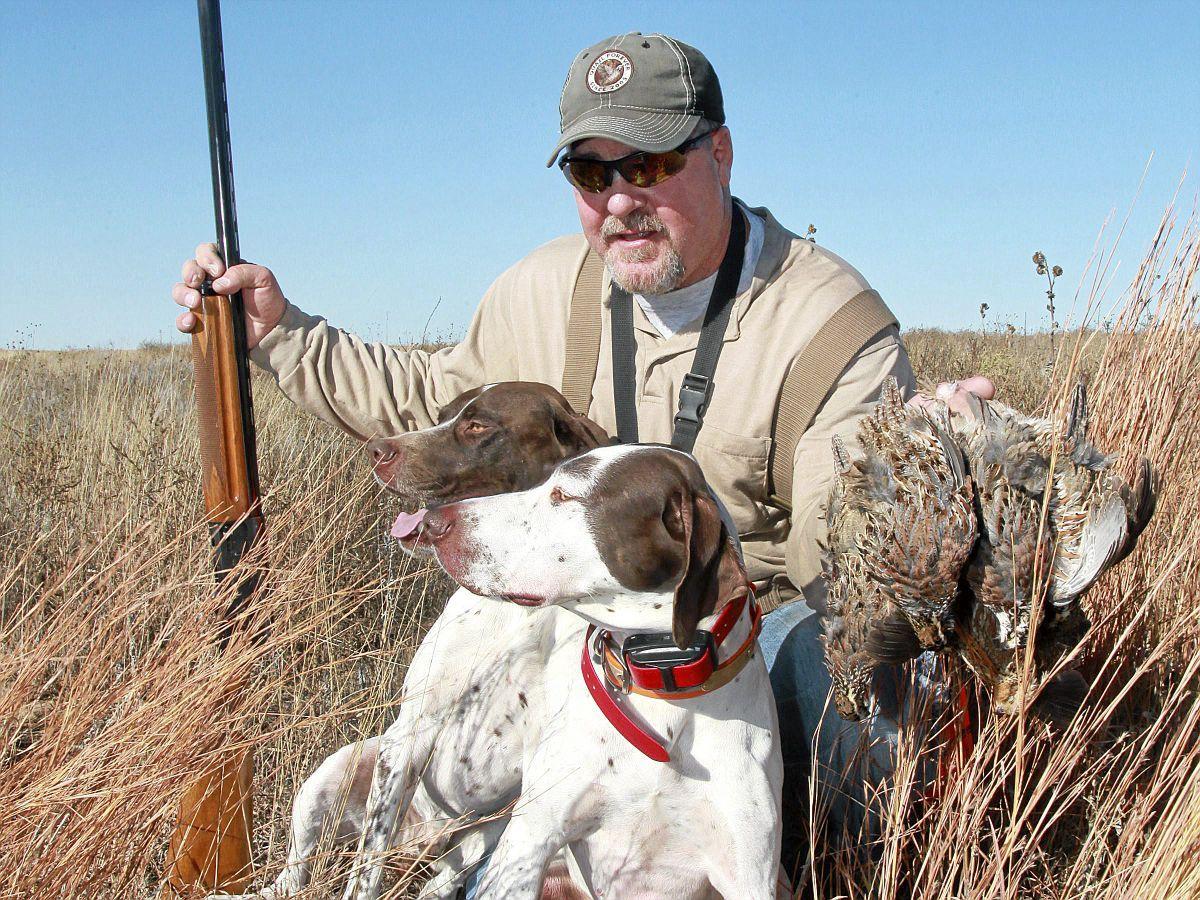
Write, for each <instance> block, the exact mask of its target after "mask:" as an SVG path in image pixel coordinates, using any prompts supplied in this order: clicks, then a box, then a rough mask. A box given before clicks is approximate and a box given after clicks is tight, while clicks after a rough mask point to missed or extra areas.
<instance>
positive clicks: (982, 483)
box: [955, 385, 1154, 713]
mask: <svg viewBox="0 0 1200 900" xmlns="http://www.w3.org/2000/svg"><path fill="white" fill-rule="evenodd" d="M973 402H974V405H975V413H976V415H975V416H974V418H965V419H961V420H959V419H956V420H955V428H956V437H958V439H959V440H960V442H961V443H962V444H963V446H964V449H965V450H966V454H967V459H968V462H969V465H970V469H971V475H972V478H973V479H974V481H975V486H976V492H977V496H978V506H979V514H980V525H981V527H980V539H979V543H978V546H977V548H976V551H975V554H974V555H973V557H972V558H971V561H970V564H969V565H968V567H967V574H966V583H967V585H968V587H969V594H968V599H967V602H966V604H965V606H964V609H963V621H962V624H961V627H960V629H959V632H960V633H959V637H960V641H959V644H960V652H961V655H962V656H963V658H964V660H966V662H967V663H968V665H969V666H971V668H972V669H973V670H974V671H975V672H976V674H977V675H978V676H979V677H980V679H981V680H982V681H983V682H984V684H985V685H986V686H987V687H988V688H989V689H990V692H991V694H992V699H993V706H994V708H995V709H997V710H998V711H1000V712H1010V711H1012V701H1013V699H1014V694H1015V691H1016V686H1017V682H1018V679H1019V677H1020V671H1021V669H1022V668H1023V665H1024V659H1025V653H1026V648H1027V646H1028V638H1029V633H1030V625H1031V619H1032V616H1033V614H1034V611H1035V609H1037V610H1040V612H1041V614H1042V615H1041V621H1040V624H1039V626H1038V630H1037V637H1036V644H1035V646H1034V661H1035V663H1036V667H1037V668H1038V669H1045V668H1048V667H1050V666H1051V665H1053V664H1054V663H1055V662H1056V661H1057V660H1058V659H1059V657H1060V656H1061V655H1062V654H1063V653H1065V652H1068V651H1069V650H1070V649H1071V648H1073V647H1074V646H1075V645H1076V644H1078V642H1079V640H1080V639H1081V638H1082V637H1083V635H1084V633H1085V632H1086V631H1087V628H1088V625H1089V623H1088V619H1087V616H1086V613H1085V612H1084V610H1083V608H1082V606H1081V605H1080V603H1079V598H1080V597H1081V596H1082V594H1083V593H1084V592H1085V591H1086V590H1087V589H1088V588H1089V587H1090V586H1091V585H1092V584H1093V583H1094V582H1095V580H1096V579H1097V578H1098V577H1099V576H1100V574H1101V573H1102V572H1103V571H1105V569H1107V568H1109V567H1111V566H1112V565H1114V564H1115V563H1116V562H1117V561H1119V560H1120V559H1121V558H1122V557H1123V556H1124V555H1126V554H1127V553H1129V552H1130V550H1132V547H1133V544H1134V542H1135V541H1136V539H1137V536H1138V534H1140V533H1141V531H1142V529H1143V528H1145V525H1146V523H1147V522H1148V521H1149V518H1150V516H1151V515H1152V514H1153V509H1154V485H1153V473H1152V471H1151V470H1150V467H1149V464H1148V463H1147V462H1145V461H1144V460H1143V465H1142V473H1141V475H1140V477H1139V479H1138V486H1137V488H1136V489H1135V490H1134V491H1130V489H1129V488H1128V486H1126V485H1125V484H1124V483H1123V482H1121V481H1120V479H1117V478H1115V477H1114V476H1112V475H1111V474H1110V473H1109V472H1108V471H1107V469H1108V467H1109V459H1108V458H1107V457H1105V456H1104V455H1103V454H1101V453H1100V452H1099V451H1098V450H1097V449H1096V448H1095V446H1093V445H1092V444H1091V443H1090V442H1089V441H1088V440H1087V435H1086V423H1087V410H1086V396H1085V393H1084V389H1083V387H1082V385H1081V386H1080V387H1078V388H1077V389H1076V392H1075V395H1074V396H1073V398H1072V404H1071V411H1070V414H1069V417H1068V423H1067V428H1066V431H1065V433H1063V434H1061V435H1060V434H1059V433H1057V432H1056V429H1055V428H1054V426H1053V424H1052V423H1051V422H1049V421H1047V420H1044V419H1036V418H1032V417H1028V416H1024V415H1022V414H1020V413H1018V412H1016V411H1015V410H1012V409H1010V408H1009V407H1007V406H1004V405H1003V404H1000V403H996V402H994V401H993V402H984V401H979V400H975V401H973ZM1056 442H1058V445H1057V447H1056V446H1055V444H1056ZM1052 461H1053V482H1052V483H1051V463H1052ZM1048 486H1049V490H1050V496H1049V497H1048V498H1047V497H1046V496H1045V494H1046V491H1047V487H1048ZM1043 507H1044V508H1045V510H1046V515H1045V516H1043ZM1039 567H1040V571H1042V572H1044V573H1045V576H1044V577H1043V579H1042V582H1043V583H1041V584H1038V583H1037V577H1036V572H1037V571H1039ZM1046 582H1048V583H1046ZM1070 674H1071V673H1064V676H1069V675H1070ZM1077 682H1078V678H1074V679H1068V680H1064V678H1063V677H1062V676H1060V677H1059V678H1058V679H1056V681H1055V682H1054V684H1052V685H1050V686H1049V689H1048V690H1046V691H1044V692H1043V694H1044V696H1043V698H1042V702H1043V703H1044V704H1046V705H1048V706H1051V707H1054V711H1055V712H1056V713H1062V712H1063V711H1064V710H1065V709H1066V708H1067V707H1069V706H1070V705H1071V703H1077V702H1078V700H1079V699H1082V696H1083V691H1081V690H1080V687H1079V684H1078V683H1077Z"/></svg>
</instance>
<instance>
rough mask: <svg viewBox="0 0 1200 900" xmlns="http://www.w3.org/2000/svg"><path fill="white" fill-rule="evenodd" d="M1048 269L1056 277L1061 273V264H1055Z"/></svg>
mask: <svg viewBox="0 0 1200 900" xmlns="http://www.w3.org/2000/svg"><path fill="white" fill-rule="evenodd" d="M1050 271H1052V272H1053V273H1054V277H1055V278H1057V277H1058V276H1059V275H1061V274H1062V266H1055V267H1054V268H1053V269H1051V270H1050Z"/></svg>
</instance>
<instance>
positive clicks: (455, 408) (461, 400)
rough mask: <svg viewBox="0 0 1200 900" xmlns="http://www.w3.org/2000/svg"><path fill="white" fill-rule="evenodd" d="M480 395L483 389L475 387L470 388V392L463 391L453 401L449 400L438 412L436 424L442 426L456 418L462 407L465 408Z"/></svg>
mask: <svg viewBox="0 0 1200 900" xmlns="http://www.w3.org/2000/svg"><path fill="white" fill-rule="evenodd" d="M482 393H483V388H482V387H477V388H471V390H469V391H465V392H463V393H461V394H459V395H458V396H457V397H455V398H454V399H453V400H451V401H450V402H449V403H447V404H446V405H445V406H443V407H442V408H441V409H439V410H438V415H437V423H438V424H439V425H442V424H444V423H446V422H449V421H450V420H451V419H453V418H454V417H455V416H457V415H458V414H459V413H460V412H462V411H463V407H464V406H466V405H467V404H468V403H470V402H471V401H472V400H474V399H475V398H476V397H478V396H479V395H480V394H482Z"/></svg>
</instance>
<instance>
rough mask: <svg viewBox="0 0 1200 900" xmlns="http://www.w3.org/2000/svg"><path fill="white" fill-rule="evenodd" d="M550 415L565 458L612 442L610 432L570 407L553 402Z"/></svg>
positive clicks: (555, 435)
mask: <svg viewBox="0 0 1200 900" xmlns="http://www.w3.org/2000/svg"><path fill="white" fill-rule="evenodd" d="M550 416H551V417H552V418H553V420H554V438H555V440H557V441H558V443H559V445H560V446H561V447H562V448H563V452H564V456H563V459H570V458H571V457H573V456H578V455H579V454H581V453H587V451H589V450H594V449H596V448H597V447H606V446H608V445H609V444H611V443H612V438H610V437H609V436H608V432H606V431H605V430H604V429H603V428H601V427H600V426H599V425H597V424H596V423H595V422H593V421H592V420H591V419H589V418H588V417H587V416H581V415H579V413H577V412H575V411H574V410H572V409H571V408H570V407H565V406H560V405H559V404H557V403H553V402H552V403H551V404H550Z"/></svg>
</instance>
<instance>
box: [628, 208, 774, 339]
mask: <svg viewBox="0 0 1200 900" xmlns="http://www.w3.org/2000/svg"><path fill="white" fill-rule="evenodd" d="M738 208H739V209H740V210H741V211H742V212H743V213H745V214H746V223H747V225H748V226H749V233H748V234H747V236H746V255H745V257H744V258H743V259H742V277H741V279H740V280H739V281H738V288H737V293H738V294H740V293H742V291H744V290H746V289H747V288H748V287H750V282H751V280H752V279H753V278H754V267H755V266H757V265H758V257H759V255H760V254H761V253H762V248H763V235H764V233H765V229H764V226H763V220H762V219H760V218H759V217H758V216H756V215H755V214H754V213H752V212H750V210H748V209H746V207H744V206H742V205H741V204H740V203H739V204H738ZM716 281H717V273H716V272H713V273H712V274H711V275H709V276H708V277H707V278H705V279H704V280H702V281H697V282H696V283H695V284H689V285H688V286H687V287H682V288H680V289H679V290H677V291H671V292H669V293H666V294H651V295H649V296H643V295H642V294H634V295H633V298H634V299H635V300H637V302H638V306H640V307H641V308H642V311H643V312H644V313H645V314H646V318H647V319H649V320H650V324H651V325H653V326H654V327H655V329H656V330H657V331H658V333H659V334H661V335H662V336H663V337H665V338H669V337H674V336H675V335H676V334H678V333H679V332H681V331H684V330H685V326H687V325H690V324H692V323H693V322H696V320H698V319H699V318H700V317H701V316H703V315H704V313H705V310H707V309H708V300H709V297H711V296H712V289H713V285H714V284H715V283H716Z"/></svg>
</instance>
